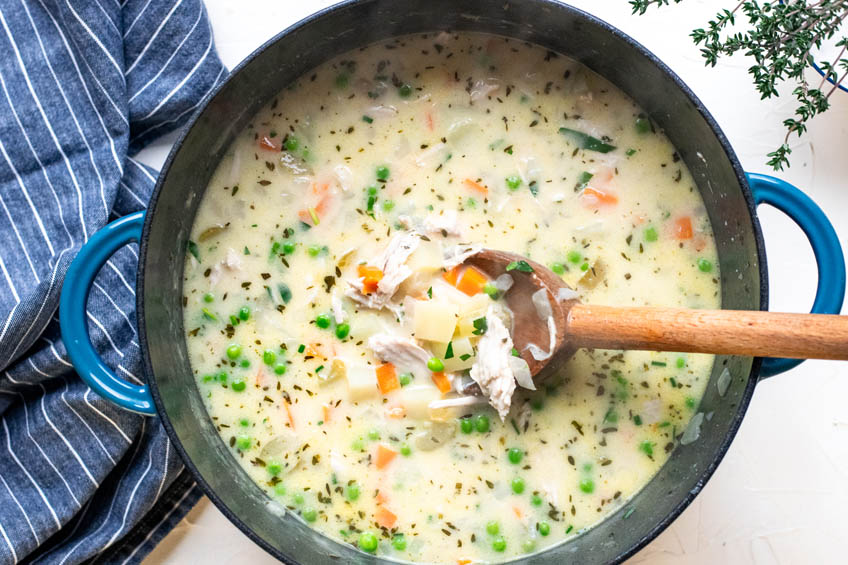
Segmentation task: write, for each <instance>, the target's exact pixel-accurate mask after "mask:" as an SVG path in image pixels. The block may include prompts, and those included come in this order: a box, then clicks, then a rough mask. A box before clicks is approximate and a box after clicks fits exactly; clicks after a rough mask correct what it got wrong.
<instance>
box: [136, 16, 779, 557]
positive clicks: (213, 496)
mask: <svg viewBox="0 0 848 565" xmlns="http://www.w3.org/2000/svg"><path fill="white" fill-rule="evenodd" d="M375 1H378V0H342V1H341V2H338V3H336V4H332V5H330V6H327V7H325V8H323V9H321V10H319V11H317V12H314V13H312V14H310V15H308V16H306V17H305V18H303V19H301V20H299V21H297V22H295V23H294V24H292V25H290V26H289V27H287V28H285V29H283V30H282V31H280V32H279V33H277V34H275V35H274V36H273V37H272V38H271V39H269V40H267V41H265V42H264V43H262V45H260V46H259V47H257V48H256V49H254V50H253V51H252V52H251V53H250V54H249V55H248V56H247V57H245V58H244V59H243V60H242V61H240V62H239V63H238V65H236V66H235V67H234V68H233V69H232V71H230V73H229V75H228V76H227V78H226V79H225V80H224V81H223V82H221V83H220V84H218V85H217V86H216V87H215V88H214V89H212V90H210V91H209V92H208V93H207V94H206V95H205V96H204V97H203V99H202V100H201V101H200V103H199V104H198V106H197V109H196V110H195V112H194V113H193V114H192V116H191V117H190V119H189V120H188V121H187V122H186V124H185V125H184V126H183V128H182V132H181V133H180V135H179V137H178V139H177V140H176V142H175V143H174V145H173V147H172V148H171V150H170V151H169V153H168V157H167V158H166V160H165V162H164V164H163V166H162V169H161V171H160V174H159V176H158V178H157V180H156V185H155V187H154V189H153V193H152V194H151V196H150V201H149V203H148V208H147V209H148V210H153V211H155V207H156V204H157V201H158V199H159V195H160V193H161V191H162V188H163V186H164V183H165V178H166V177H167V173H168V170H169V169H170V167H171V163H172V162H173V160H174V158H175V156H176V154H177V153H178V152H179V150H180V149H181V147H182V145H183V143H184V141H185V139H186V137H187V136H188V134H189V132H190V131H191V129H192V128H193V127H194V125H195V124H196V123H197V121H198V120H199V118H200V116H201V115H202V114H203V112H204V111H205V110H206V108H207V106H208V105H209V102H210V101H211V100H212V99H213V98H214V97H215V96H217V94H218V93H219V92H220V91H221V89H222V88H224V87H225V85H227V83H229V82H230V81H231V80H234V77H237V76H238V75H239V73H240V72H241V70H242V69H243V68H244V67H246V66H247V65H249V64H250V63H251V62H252V61H253V60H254V59H256V58H257V57H259V56H261V55H262V53H264V52H265V50H266V49H267V48H268V47H269V46H271V45H272V44H274V43H276V42H277V41H280V40H282V39H283V38H284V37H285V36H287V35H289V34H291V33H293V32H294V31H296V30H299V29H300V28H303V27H306V26H308V25H310V24H312V23H313V22H315V21H317V20H320V19H321V18H324V17H326V16H327V15H328V14H330V13H332V12H335V11H338V10H342V9H345V8H347V7H349V6H351V5H354V4H367V3H371V2H375ZM538 1H539V2H541V3H544V4H547V5H549V6H550V7H551V8H552V9H557V10H564V11H566V12H570V13H571V14H572V15H573V16H576V17H577V18H580V19H583V20H585V21H588V22H589V23H591V24H593V25H596V26H598V27H600V28H601V29H603V30H604V31H605V32H607V33H609V34H611V35H613V36H615V37H616V38H618V39H620V40H622V41H623V42H624V43H626V44H627V45H629V46H630V47H631V48H633V49H635V50H637V51H639V52H640V53H641V54H642V55H643V56H644V57H646V58H647V59H648V60H649V61H650V62H651V63H653V64H654V65H655V66H656V67H657V68H658V69H659V70H660V71H661V72H662V73H663V74H664V75H666V76H667V77H669V78H670V79H671V80H672V82H673V83H674V84H675V86H676V87H677V88H678V89H680V90H681V91H682V92H683V94H684V95H685V96H686V97H687V99H688V100H689V101H690V102H691V103H692V105H693V107H694V108H695V109H696V110H697V111H698V113H699V114H701V116H702V117H703V118H704V120H705V121H706V122H707V124H708V125H709V127H710V129H711V130H712V131H713V134H714V135H715V136H716V138H717V139H718V141H719V143H720V145H721V147H722V148H723V149H724V152H725V155H726V156H727V159H728V160H729V161H730V165H731V167H732V168H733V171H734V173H735V174H736V179H737V181H738V182H739V188H740V189H741V191H742V195H743V197H744V198H745V202H746V203H747V206H748V213H749V215H750V217H751V224H752V227H753V231H754V238H755V244H756V249H757V259H758V265H759V278H760V297H759V298H760V310H768V266H767V263H766V252H765V243H764V240H763V234H762V229H761V227H760V222H759V219H758V216H757V209H756V204H755V202H754V197H753V194H752V192H751V188H750V186H749V185H748V180H747V177H746V175H745V172H744V170H743V168H742V165H741V163H740V162H739V159H738V158H737V157H736V153H735V151H734V150H733V147H732V146H731V145H730V142H729V141H728V139H727V137H726V136H725V135H724V132H723V131H722V130H721V128H720V127H719V125H718V123H717V122H716V120H715V118H713V116H712V114H710V112H709V111H708V110H707V108H706V106H704V104H703V103H702V102H701V101H700V99H699V98H698V97H697V96H696V95H695V93H694V92H692V90H691V89H690V88H689V87H688V86H687V85H686V84H685V83H684V82H683V80H682V79H681V78H680V77H679V76H677V74H676V73H675V72H674V71H672V70H671V68H669V67H668V66H667V65H666V64H665V63H663V62H662V60H660V59H659V58H658V57H657V56H656V55H654V54H653V53H652V52H651V51H650V50H649V49H647V48H646V47H645V46H643V45H642V44H641V43H639V42H638V41H636V40H635V39H633V38H632V37H630V36H629V35H628V34H626V33H624V32H623V31H621V30H619V29H618V28H617V27H615V26H613V25H612V24H610V23H608V22H606V21H605V20H602V19H600V18H598V17H597V16H594V15H592V14H590V13H588V12H585V11H583V10H580V9H579V8H575V7H574V6H571V5H568V4H564V3H562V2H560V1H558V0H538ZM566 56H567V54H566ZM153 217H154V214H152V213H148V214H146V215H145V219H144V226H143V229H142V236H141V239H140V240H139V242H138V244H139V260H138V261H139V263H138V265H139V266H138V272H137V274H136V287H137V289H138V290H137V294H136V312H137V315H136V320H137V324H138V336H139V344H140V345H141V353H142V363H143V366H144V369H145V373H146V374H147V375H151V376H153V377H154V378H152V379H150V381H149V382H148V386H149V387H150V392H151V395H152V396H153V400H154V403H155V406H156V412H157V414H158V416H159V419H160V420H161V422H162V425H163V426H164V428H165V431H166V433H167V434H168V437H169V439H170V441H171V443H172V444H173V445H174V448H175V449H176V450H177V453H179V455H180V458H181V459H182V460H183V463H184V464H185V466H186V468H187V469H188V470H189V472H190V473H191V475H192V476H193V477H194V479H195V481H196V482H197V484H198V486H200V488H201V490H202V491H203V493H204V494H205V495H206V496H208V497H209V499H210V500H211V501H212V503H213V504H214V505H215V506H216V507H217V508H218V510H219V511H220V512H221V513H222V514H224V516H226V518H227V519H228V520H229V521H230V522H231V523H232V524H234V525H235V526H236V527H237V528H238V529H239V530H241V532H242V533H244V534H245V535H246V536H247V537H248V538H249V539H250V540H251V541H253V542H254V543H256V544H257V545H258V546H259V547H261V548H262V549H264V550H265V551H266V552H268V553H269V554H270V555H272V556H273V557H274V558H275V559H277V560H279V561H281V562H283V563H286V564H290V565H296V562H295V561H292V560H290V559H288V558H287V557H285V556H284V555H283V554H282V553H280V552H279V551H278V550H277V549H276V548H274V547H273V546H272V545H271V544H270V543H268V542H267V541H266V540H265V539H264V538H262V537H260V536H259V535H257V534H256V533H255V532H254V531H253V530H252V529H251V528H250V527H249V526H248V525H247V524H245V523H244V522H243V521H242V519H241V518H240V517H239V516H238V515H237V514H236V513H234V512H233V511H231V510H230V508H229V507H228V506H227V505H226V503H224V501H223V500H222V499H221V498H220V497H219V496H218V495H217V493H216V492H215V490H214V489H212V487H211V486H210V485H209V484H208V483H207V482H206V480H205V479H204V478H203V475H202V474H201V473H200V471H199V470H198V469H197V467H196V466H195V465H194V463H193V462H192V460H191V457H190V456H189V454H188V453H187V452H186V450H185V448H184V447H183V445H182V442H181V441H180V439H179V436H178V435H177V432H176V430H175V429H174V426H173V424H172V423H171V420H170V418H169V417H168V414H167V411H166V410H165V407H164V403H163V401H162V398H161V396H160V393H159V387H158V386H157V384H156V379H155V376H154V374H153V365H152V362H151V359H150V351H149V348H148V347H147V329H146V325H145V323H144V320H145V316H144V300H143V297H144V264H145V259H146V256H147V248H148V240H149V234H150V229H151V227H150V226H151V224H152V223H153ZM762 361H763V360H762V358H760V357H756V358H754V359H753V363H752V365H751V371H750V373H749V375H748V379H747V383H746V386H745V390H744V392H743V393H742V395H741V396H740V401H739V406H738V408H737V410H736V414H735V416H734V419H733V422H731V424H730V427H729V429H728V431H727V433H726V435H725V437H724V441H723V442H722V443H721V444H720V446H719V447H718V449H717V450H716V451H715V453H714V454H713V456H712V460H711V461H710V463H709V464H708V465H707V466H706V467H705V468H704V470H703V471H702V472H701V473H700V476H699V478H698V481H697V483H696V486H695V487H694V488H692V489H691V490H690V491H689V492H688V493H687V494H686V496H685V497H683V498H682V499H681V500H680V501H678V503H677V504H676V505H675V506H674V508H673V509H672V510H671V511H670V512H669V513H668V514H666V515H665V516H664V517H663V519H662V520H660V521H659V522H658V523H657V524H655V525H654V527H653V528H651V530H650V531H649V532H648V533H647V534H646V535H645V536H643V537H642V538H641V539H640V540H639V541H638V542H637V543H634V544H633V545H631V546H630V547H628V548H626V549H624V550H623V551H621V552H620V553H619V554H618V555H617V556H616V557H615V559H613V561H611V563H621V562H623V561H625V560H626V559H628V558H630V557H632V556H633V555H635V554H636V553H637V552H638V551H640V550H641V549H642V548H644V547H645V546H646V545H648V544H649V543H650V542H651V541H653V540H654V539H655V538H656V537H657V536H659V535H660V534H661V533H662V532H663V531H664V530H665V529H666V528H667V527H668V526H669V525H671V523H672V522H674V520H676V519H677V517H678V516H680V514H681V513H682V512H683V511H684V510H685V509H686V508H687V507H688V506H689V505H690V504H691V503H692V501H693V500H694V499H695V497H696V496H697V495H698V494H699V493H700V491H701V490H702V489H703V487H704V486H705V485H706V483H707V481H709V479H710V477H712V475H713V473H714V472H715V470H716V469H717V468H718V465H719V463H721V461H722V459H724V456H725V454H726V453H727V450H728V449H729V448H730V445H731V443H733V439H734V438H735V437H736V434H737V432H738V430H739V426H740V425H741V423H742V420H743V418H744V416H745V414H746V412H747V410H748V405H749V404H750V401H751V397H752V395H753V393H754V388H755V386H756V384H757V382H758V380H759V373H760V367H761V365H762ZM601 523H603V520H602V521H601V522H599V523H598V524H596V526H597V525H599V524H601ZM596 526H592V528H594V527H596ZM317 533H318V535H324V534H322V533H320V532H317ZM578 537H579V536H578ZM337 543H338V542H337ZM523 558H524V556H519V557H517V558H516V559H523ZM378 559H379V558H378ZM510 562H513V561H510ZM508 563H509V562H508Z"/></svg>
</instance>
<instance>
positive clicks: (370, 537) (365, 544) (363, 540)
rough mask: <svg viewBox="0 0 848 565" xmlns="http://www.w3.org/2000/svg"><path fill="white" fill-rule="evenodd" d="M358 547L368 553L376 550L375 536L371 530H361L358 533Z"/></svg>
mask: <svg viewBox="0 0 848 565" xmlns="http://www.w3.org/2000/svg"><path fill="white" fill-rule="evenodd" d="M359 549H361V550H362V551H367V552H368V553H374V552H375V551H377V536H375V535H374V534H372V533H371V532H362V533H361V534H359Z"/></svg>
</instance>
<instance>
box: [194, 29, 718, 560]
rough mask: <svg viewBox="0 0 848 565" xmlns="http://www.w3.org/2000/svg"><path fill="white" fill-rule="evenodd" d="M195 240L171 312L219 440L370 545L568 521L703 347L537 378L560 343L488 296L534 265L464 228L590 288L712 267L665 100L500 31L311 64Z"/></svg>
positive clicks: (699, 368)
mask: <svg viewBox="0 0 848 565" xmlns="http://www.w3.org/2000/svg"><path fill="white" fill-rule="evenodd" d="M188 247H189V253H187V259H186V265H185V278H184V286H183V293H184V305H185V308H184V321H185V330H186V340H187V343H188V350H189V355H190V359H191V364H192V368H193V371H194V373H195V374H196V376H197V386H198V388H199V390H200V392H201V394H202V396H203V397H204V399H205V401H206V405H207V407H208V410H209V414H210V416H211V418H212V420H213V421H214V423H215V425H216V427H217V430H218V431H219V433H220V435H221V438H222V440H223V441H224V442H225V443H226V444H227V445H228V446H229V447H230V449H231V450H232V454H233V457H235V458H236V459H237V460H238V461H239V462H240V463H241V465H242V466H243V468H244V470H245V472H246V473H248V474H249V475H250V476H251V477H252V478H253V479H254V480H255V481H256V483H257V484H258V485H259V486H260V487H261V488H263V489H264V490H265V491H267V493H268V497H269V503H270V504H279V505H281V506H282V507H284V508H286V509H287V511H288V512H291V513H293V514H295V515H297V516H299V517H300V518H301V519H303V520H304V521H305V522H306V523H308V524H309V525H310V526H312V527H314V528H315V529H317V530H319V531H320V532H322V533H324V534H326V535H328V536H330V537H332V538H334V539H336V540H338V541H340V542H343V543H348V544H351V545H353V546H354V547H357V548H359V549H360V550H362V551H365V552H369V553H376V554H377V555H381V556H388V557H393V558H399V559H404V560H411V561H423V562H439V563H469V562H484V561H501V560H505V559H509V558H512V557H515V556H517V555H521V554H529V553H533V552H536V551H541V550H543V549H545V548H547V547H549V546H551V545H553V544H557V543H560V542H562V541H563V540H567V539H569V538H571V537H573V536H576V535H579V534H580V533H581V532H583V531H585V530H586V529H587V528H589V527H591V526H592V525H594V524H596V523H598V522H599V521H600V520H602V519H603V518H604V517H605V516H607V515H609V514H610V513H612V512H614V511H616V510H617V509H620V508H622V507H623V506H625V505H627V503H628V499H629V498H630V497H632V496H633V495H634V493H636V492H637V491H638V490H639V489H640V488H642V487H643V486H644V485H645V484H646V483H647V482H648V481H649V480H650V479H651V477H652V476H653V475H654V474H655V473H656V471H657V470H658V469H659V467H660V466H661V465H662V464H663V462H665V461H666V460H667V459H668V457H669V454H670V452H671V451H672V450H673V449H674V448H675V446H676V445H677V444H678V443H680V441H681V437H682V434H683V432H684V430H685V429H686V428H687V425H688V423H689V422H690V419H691V418H692V416H693V415H694V414H695V413H696V410H697V406H698V403H699V399H700V397H701V395H702V393H703V391H704V388H705V386H706V383H707V380H708V378H709V375H710V371H711V369H712V366H713V357H712V356H708V355H688V354H687V355H684V354H669V353H655V352H635V351H602V350H580V351H578V352H577V354H576V355H574V357H573V358H572V359H571V360H569V361H568V362H567V363H565V364H564V365H563V366H562V367H561V369H560V370H559V371H558V372H557V374H556V375H554V376H553V377H552V378H551V379H549V380H547V381H546V382H544V383H539V385H538V386H537V387H536V390H531V389H532V388H533V383H532V381H530V380H529V378H528V375H527V372H526V368H527V364H526V360H528V359H532V358H544V357H545V355H547V354H548V353H549V344H548V343H539V344H530V345H528V346H527V347H524V348H523V350H522V351H518V350H517V349H516V348H515V347H514V346H513V344H512V341H511V339H510V331H511V317H510V314H511V313H510V311H509V309H508V308H506V306H505V300H504V297H505V296H507V295H508V293H509V292H510V289H509V286H510V282H511V281H514V277H517V276H527V273H526V269H525V267H526V265H522V264H517V265H512V267H513V268H512V269H511V272H509V273H481V272H479V271H477V270H473V269H468V268H466V267H464V266H458V265H459V264H460V263H461V262H462V260H463V259H464V258H465V257H467V256H468V255H469V254H472V253H474V252H475V250H477V249H479V248H480V247H487V248H494V249H501V250H507V251H511V252H515V253H519V254H522V255H524V256H525V257H527V258H530V259H532V260H533V261H535V262H537V263H540V264H542V265H545V266H547V267H549V268H550V269H551V270H553V271H554V272H555V273H557V274H558V275H560V276H561V277H562V278H563V280H564V281H565V282H567V283H568V284H569V285H570V286H571V287H572V288H573V289H574V291H575V293H576V295H575V296H579V298H580V299H581V300H582V301H583V302H586V303H596V304H607V305H626V306H631V305H664V306H682V307H690V308H717V307H719V306H720V295H719V274H718V272H717V270H718V265H717V261H716V249H715V243H714V241H713V236H712V231H711V227H710V224H709V222H708V219H707V215H706V212H705V210H704V207H703V203H702V201H701V198H700V195H699V193H698V191H697V189H696V188H695V183H694V182H693V180H692V177H691V175H690V173H689V171H688V170H687V169H686V167H685V166H684V164H683V162H682V161H681V159H680V157H679V156H678V155H677V153H676V152H675V149H674V147H672V145H671V144H670V143H669V141H668V139H667V138H666V137H665V136H664V135H663V133H662V132H661V131H660V130H659V129H658V127H657V126H656V124H654V123H653V122H652V121H651V119H650V117H648V116H646V115H645V114H643V113H642V112H641V111H640V108H639V107H638V106H636V105H635V104H634V103H633V101H632V100H630V99H629V98H628V97H627V96H625V95H624V94H623V93H622V92H620V91H619V90H617V89H616V88H615V87H613V86H612V85H611V84H610V83H609V82H607V81H606V80H604V79H602V78H600V77H599V76H597V75H595V74H594V73H592V72H590V71H589V70H587V69H586V68H585V67H583V66H581V65H580V64H579V63H577V62H575V61H573V60H571V59H569V58H566V57H564V56H561V55H558V54H556V53H552V52H550V51H545V50H544V49H541V48H539V47H536V46H533V45H530V44H527V43H522V42H519V41H515V40H510V39H505V38H501V37H494V36H486V35H471V34H459V35H455V34H447V33H440V34H429V35H418V36H412V37H404V38H400V39H394V40H391V41H387V42H384V43H379V44H375V45H372V46H370V47H367V48H363V49H360V50H357V51H353V52H350V53H347V54H345V55H343V56H340V57H337V58H335V59H333V60H331V61H329V62H328V63H326V64H324V65H322V66H320V67H318V68H316V69H315V70H313V71H312V72H310V73H308V74H306V75H304V76H303V77H302V78H301V79H299V80H298V81H297V82H295V83H294V84H292V85H291V86H290V87H289V88H287V89H286V90H285V91H284V92H282V93H280V95H279V96H278V97H277V98H275V99H274V100H273V101H271V102H270V103H269V104H268V105H267V107H265V108H264V109H263V110H262V111H260V112H259V113H258V114H257V115H256V117H255V119H254V120H253V121H252V122H251V123H250V124H249V125H248V127H247V128H246V129H245V130H244V131H243V132H242V133H241V134H240V135H238V137H237V138H236V139H235V141H234V142H233V144H232V147H231V148H230V149H229V152H228V154H227V156H226V157H225V158H224V159H223V161H222V162H221V165H220V166H219V167H218V169H217V171H216V173H215V174H214V176H213V178H212V181H211V183H210V185H209V188H208V190H207V193H206V195H205V196H204V199H203V201H202V203H201V205H200V209H199V211H198V214H197V218H196V221H195V223H194V228H193V231H192V235H191V241H190V242H189V246H188ZM569 297H571V295H568V296H560V297H559V298H569ZM555 299H556V298H555ZM527 300H528V301H530V300H531V297H527ZM534 303H536V301H535V300H534ZM537 306H538V308H539V313H540V320H539V323H540V324H545V323H546V321H545V318H546V316H545V306H547V307H548V308H549V307H550V297H548V298H547V299H545V300H543V301H542V302H540V303H538V304H537ZM475 393H476V394H475Z"/></svg>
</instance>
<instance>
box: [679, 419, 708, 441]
mask: <svg viewBox="0 0 848 565" xmlns="http://www.w3.org/2000/svg"><path fill="white" fill-rule="evenodd" d="M703 421H704V413H703V412H698V413H697V414H695V415H694V416H692V419H691V420H689V425H688V426H686V431H684V432H683V435H682V436H680V445H689V444H690V443H693V442H695V441H697V439H698V438H699V437H700V435H701V424H702V423H703Z"/></svg>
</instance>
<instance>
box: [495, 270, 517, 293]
mask: <svg viewBox="0 0 848 565" xmlns="http://www.w3.org/2000/svg"><path fill="white" fill-rule="evenodd" d="M492 284H494V285H495V288H496V289H498V290H499V291H501V292H506V291H508V290H509V289H511V288H512V285H513V284H515V280H514V279H513V278H512V275H510V274H507V273H504V274H502V275H501V276H499V277H498V278H496V279H495V282H494V283H492Z"/></svg>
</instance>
